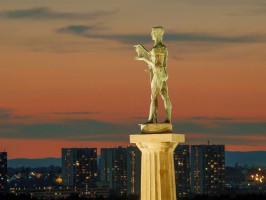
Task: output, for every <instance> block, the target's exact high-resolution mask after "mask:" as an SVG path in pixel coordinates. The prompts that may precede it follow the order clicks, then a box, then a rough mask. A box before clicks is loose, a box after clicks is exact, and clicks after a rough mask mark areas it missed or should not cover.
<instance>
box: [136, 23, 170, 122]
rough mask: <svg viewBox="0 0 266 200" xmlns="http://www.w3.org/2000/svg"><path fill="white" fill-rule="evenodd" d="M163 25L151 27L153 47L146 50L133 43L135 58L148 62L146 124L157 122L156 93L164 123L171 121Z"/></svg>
mask: <svg viewBox="0 0 266 200" xmlns="http://www.w3.org/2000/svg"><path fill="white" fill-rule="evenodd" d="M163 34H164V29H163V27H153V28H152V31H151V37H152V40H153V41H154V47H153V48H152V49H151V50H150V51H147V50H146V49H145V48H144V47H143V46H142V45H135V46H134V47H135V49H136V51H137V53H138V56H137V57H136V58H135V59H136V60H142V61H145V62H146V63H148V66H149V71H150V80H151V104H150V113H149V118H148V121H147V122H146V123H147V124H149V123H157V122H158V115H157V113H158V99H157V97H158V94H159V93H160V95H161V97H162V99H163V101H164V108H165V121H164V123H171V110H172V104H171V101H170V98H169V95H168V87H167V83H166V81H167V79H168V74H167V71H166V67H167V57H168V50H167V48H166V46H165V45H164V44H163V41H162V39H163Z"/></svg>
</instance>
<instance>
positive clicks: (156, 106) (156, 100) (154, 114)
mask: <svg viewBox="0 0 266 200" xmlns="http://www.w3.org/2000/svg"><path fill="white" fill-rule="evenodd" d="M153 119H154V120H155V123H157V122H158V95H157V97H156V99H155V108H154V113H153Z"/></svg>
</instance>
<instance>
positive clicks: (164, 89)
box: [160, 81, 172, 123]
mask: <svg viewBox="0 0 266 200" xmlns="http://www.w3.org/2000/svg"><path fill="white" fill-rule="evenodd" d="M160 94H161V96H162V99H163V102H164V108H165V123H170V122H171V111H172V104H171V101H170V98H169V95H168V87H167V84H166V82H165V81H164V82H163V86H162V89H161V91H160Z"/></svg>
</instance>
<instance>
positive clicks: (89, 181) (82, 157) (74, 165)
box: [62, 148, 97, 189]
mask: <svg viewBox="0 0 266 200" xmlns="http://www.w3.org/2000/svg"><path fill="white" fill-rule="evenodd" d="M62 179H63V185H64V186H66V187H68V188H81V189H91V188H95V187H96V181H97V149H96V148H63V149H62Z"/></svg>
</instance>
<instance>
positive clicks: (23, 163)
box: [7, 158, 62, 168]
mask: <svg viewBox="0 0 266 200" xmlns="http://www.w3.org/2000/svg"><path fill="white" fill-rule="evenodd" d="M51 165H54V166H59V167H61V165H62V164H61V158H39V159H28V158H17V159H11V160H8V161H7V166H8V167H12V168H17V167H31V168H36V167H49V166H51Z"/></svg>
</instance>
